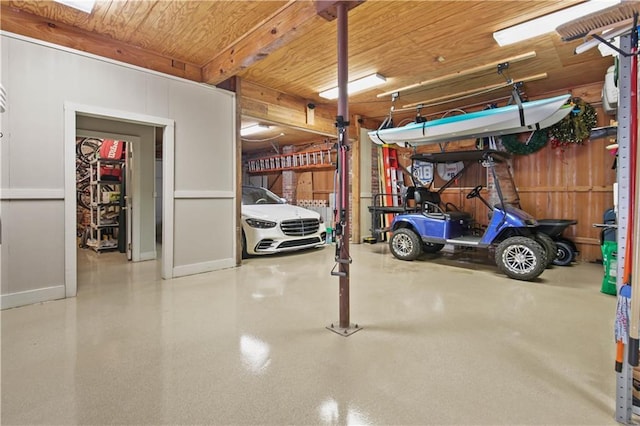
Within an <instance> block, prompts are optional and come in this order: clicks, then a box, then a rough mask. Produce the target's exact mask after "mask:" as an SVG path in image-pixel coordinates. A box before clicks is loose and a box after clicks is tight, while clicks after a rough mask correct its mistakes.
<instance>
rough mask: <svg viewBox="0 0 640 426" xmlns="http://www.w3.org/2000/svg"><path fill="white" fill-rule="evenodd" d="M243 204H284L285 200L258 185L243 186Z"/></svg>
mask: <svg viewBox="0 0 640 426" xmlns="http://www.w3.org/2000/svg"><path fill="white" fill-rule="evenodd" d="M242 204H244V205H251V204H284V201H282V199H281V198H280V197H278V196H277V195H276V194H274V193H273V192H271V191H269V190H268V189H265V188H260V187H256V186H243V187H242Z"/></svg>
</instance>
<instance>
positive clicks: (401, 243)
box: [389, 228, 422, 260]
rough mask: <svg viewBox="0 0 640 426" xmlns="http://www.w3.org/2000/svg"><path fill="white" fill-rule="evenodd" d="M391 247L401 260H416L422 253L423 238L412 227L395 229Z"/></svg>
mask: <svg viewBox="0 0 640 426" xmlns="http://www.w3.org/2000/svg"><path fill="white" fill-rule="evenodd" d="M389 248H390V249H391V253H393V255H394V256H395V257H397V258H398V259H400V260H416V259H417V258H418V256H420V255H421V254H422V240H421V239H420V236H419V235H418V234H416V233H415V232H414V231H412V230H411V229H408V228H400V229H396V230H395V231H393V235H392V236H391V239H390V240H389Z"/></svg>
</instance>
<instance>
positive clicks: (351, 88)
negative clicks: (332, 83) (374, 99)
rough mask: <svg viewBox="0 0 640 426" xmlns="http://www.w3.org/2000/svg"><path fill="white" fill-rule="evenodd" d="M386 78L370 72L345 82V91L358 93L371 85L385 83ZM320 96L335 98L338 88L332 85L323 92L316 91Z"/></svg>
mask: <svg viewBox="0 0 640 426" xmlns="http://www.w3.org/2000/svg"><path fill="white" fill-rule="evenodd" d="M386 81H387V79H386V78H385V77H383V76H381V75H380V74H371V75H368V76H366V77H362V78H359V79H357V80H354V81H350V82H349V84H347V93H349V94H352V93H358V92H362V91H364V90H367V89H371V88H372V87H376V86H379V85H381V84H383V83H385V82H386ZM318 95H320V96H321V97H323V98H325V99H337V98H338V88H337V87H334V88H332V89H329V90H325V91H323V92H320V93H318Z"/></svg>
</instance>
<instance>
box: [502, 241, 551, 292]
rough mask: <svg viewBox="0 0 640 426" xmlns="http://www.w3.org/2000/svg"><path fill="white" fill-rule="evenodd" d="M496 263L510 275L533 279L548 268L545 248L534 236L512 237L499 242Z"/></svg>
mask: <svg viewBox="0 0 640 426" xmlns="http://www.w3.org/2000/svg"><path fill="white" fill-rule="evenodd" d="M495 259H496V264H497V265H498V268H499V269H500V270H501V271H502V272H504V273H505V274H506V275H507V276H508V277H510V278H513V279H516V280H522V281H531V280H533V279H536V278H537V277H538V276H539V275H540V274H542V272H543V271H544V270H545V268H546V266H547V265H546V259H545V255H544V248H542V246H541V245H540V244H539V243H537V242H536V241H535V240H534V239H532V238H527V237H510V238H507V239H506V240H504V241H503V242H501V243H500V244H498V248H497V249H496V257H495Z"/></svg>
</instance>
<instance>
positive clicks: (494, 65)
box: [378, 50, 536, 98]
mask: <svg viewBox="0 0 640 426" xmlns="http://www.w3.org/2000/svg"><path fill="white" fill-rule="evenodd" d="M535 57H536V51H535V50H532V51H530V52H526V53H523V54H521V55H516V56H511V57H510V58H505V59H501V60H499V61H495V62H490V63H488V64H484V65H479V66H477V67H474V68H469V69H466V70H462V71H458V72H455V73H452V74H447V75H444V76H441V77H436V78H432V79H430V80H424V81H421V82H420V83H416V84H411V85H409V86H404V87H401V88H399V89H395V90H390V91H388V92H384V93H380V94H379V95H378V97H379V98H382V97H385V96H389V95H391V94H392V93H396V92H404V91H407V90H411V89H415V88H417V87H424V86H430V85H432V84H435V83H441V82H443V81H447V80H452V79H454V78H458V77H464V76H466V75H469V74H475V73H477V72H480V71H487V70H490V69H497V67H498V65H500V64H503V63H505V62H508V63H510V64H512V63H515V62H520V61H525V60H527V59H531V58H535Z"/></svg>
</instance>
